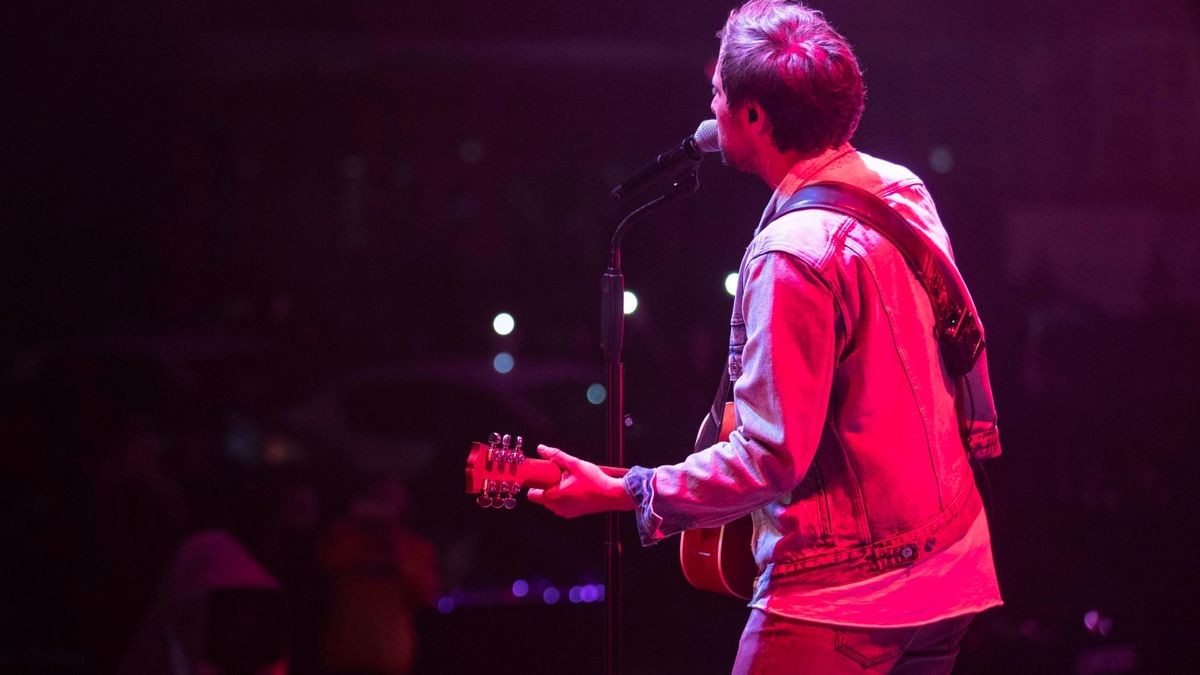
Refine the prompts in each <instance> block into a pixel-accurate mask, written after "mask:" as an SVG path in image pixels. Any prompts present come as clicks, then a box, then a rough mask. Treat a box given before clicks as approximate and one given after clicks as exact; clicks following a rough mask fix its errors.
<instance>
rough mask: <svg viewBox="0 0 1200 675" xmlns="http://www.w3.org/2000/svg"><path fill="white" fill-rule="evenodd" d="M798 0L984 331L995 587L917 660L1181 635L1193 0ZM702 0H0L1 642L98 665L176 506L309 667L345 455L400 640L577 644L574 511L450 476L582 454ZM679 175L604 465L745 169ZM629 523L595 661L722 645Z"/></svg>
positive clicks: (159, 550)
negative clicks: (385, 486)
mask: <svg viewBox="0 0 1200 675" xmlns="http://www.w3.org/2000/svg"><path fill="white" fill-rule="evenodd" d="M815 4H816V6H817V7H819V8H820V9H822V10H824V11H825V12H826V15H827V17H828V18H829V19H830V20H831V21H832V22H833V23H834V25H835V26H837V27H838V28H839V29H840V30H841V31H842V32H843V33H844V34H845V35H846V36H847V37H848V38H849V40H850V41H851V43H852V44H853V45H855V48H856V51H857V53H858V55H859V58H860V60H861V61H862V64H863V67H864V70H865V73H866V78H867V87H868V102H867V111H866V114H865V117H864V119H863V122H862V126H861V127H860V130H859V132H858V134H857V136H856V138H855V141H854V142H855V145H856V146H857V147H858V148H859V149H861V150H863V151H865V152H868V153H870V154H873V155H876V156H879V157H883V158H886V159H889V160H892V161H895V162H898V163H901V164H904V165H906V166H908V167H910V168H912V169H913V170H914V171H916V172H917V173H918V174H920V175H922V176H923V177H924V178H925V179H926V182H927V184H928V185H929V187H930V189H931V191H932V193H933V195H934V197H935V199H936V200H937V203H938V206H939V209H940V211H941V215H942V217H943V220H944V221H945V223H946V226H947V229H948V230H949V231H950V233H951V237H952V239H953V242H954V246H955V250H956V253H957V256H958V259H959V262H960V264H961V267H962V268H963V270H964V273H965V276H966V279H967V281H968V282H969V283H970V284H971V286H972V289H973V291H974V294H975V297H976V300H977V302H978V304H979V306H980V308H981V312H982V313H983V316H984V318H985V320H986V322H987V325H988V328H989V338H990V348H989V354H990V359H991V364H992V371H993V377H994V384H995V389H996V397H997V401H998V407H999V410H1000V415H1001V427H1002V429H1003V432H1004V443H1005V452H1006V454H1005V457H1004V458H1003V459H1001V460H999V461H998V462H995V463H993V464H992V466H991V468H989V473H990V476H991V478H990V482H991V492H992V503H991V509H990V512H991V523H992V529H993V535H994V544H995V555H996V564H997V570H998V572H999V575H1000V580H1001V586H1002V588H1003V591H1004V595H1005V599H1006V605H1005V606H1004V607H1003V608H1000V609H997V610H993V611H991V612H989V613H987V614H986V615H984V616H983V617H981V618H980V619H979V620H978V621H977V622H976V624H975V626H974V627H973V629H972V632H971V633H970V634H969V636H968V639H967V641H966V642H965V644H964V648H963V653H962V656H961V658H960V666H959V672H964V673H968V672H969V673H1010V672H1064V673H1066V672H1073V673H1118V672H1178V671H1179V670H1180V669H1183V668H1186V665H1188V664H1190V663H1191V661H1192V659H1190V658H1188V657H1187V655H1186V652H1185V648H1186V647H1187V646H1189V643H1188V641H1189V640H1191V639H1194V638H1193V637H1192V636H1193V635H1194V634H1195V629H1196V628H1197V627H1198V625H1200V621H1198V620H1197V605H1196V602H1197V600H1198V598H1197V595H1198V593H1197V589H1198V587H1200V584H1198V583H1197V582H1196V580H1195V570H1196V562H1195V561H1196V559H1197V553H1198V551H1197V545H1196V541H1197V539H1196V537H1195V529H1196V528H1195V524H1194V516H1193V513H1194V511H1195V508H1196V506H1197V499H1196V497H1195V489H1194V485H1195V482H1196V478H1197V477H1198V473H1200V472H1198V471H1197V469H1198V466H1197V465H1198V453H1200V432H1198V431H1197V428H1196V424H1195V422H1196V418H1197V415H1196V412H1195V409H1196V404H1197V402H1198V401H1200V396H1198V395H1197V393H1196V382H1197V381H1198V380H1197V377H1198V375H1200V373H1198V372H1197V370H1198V365H1197V364H1198V359H1197V358H1196V357H1195V355H1194V354H1193V350H1194V348H1195V347H1194V345H1195V343H1196V339H1197V338H1198V337H1200V313H1198V307H1200V292H1198V288H1200V238H1198V237H1197V230H1198V226H1200V194H1198V187H1200V47H1198V45H1200V39H1198V38H1200V10H1198V9H1197V8H1196V6H1195V5H1193V4H1192V3H1188V2H1184V1H1183V0H1166V1H1163V2H1157V3H1092V2H1081V1H1074V0H1056V1H1054V2H1032V1H1029V0H1015V1H1011V0H1010V1H1007V2H999V1H994V0H987V1H981V2H971V3H927V2H920V3H891V2H880V1H871V2H857V3H840V2H820V3H815ZM731 6H732V3H731V2H728V1H722V2H708V1H705V2H648V1H642V2H635V1H632V0H626V1H614V2H605V3H584V2H578V1H575V0H570V1H559V2H543V1H541V0H538V1H534V2H525V3H517V4H515V5H510V4H502V3H499V4H496V3H472V2H466V1H464V0H448V1H446V2H440V3H420V4H418V3H396V2H385V1H382V0H353V1H348V2H318V1H316V0H299V1H293V2H277V1H268V2H250V3H247V2H233V1H229V0H219V1H216V2H205V3H187V2H178V1H175V0H134V1H130V2H114V3H91V4H75V3H42V4H38V5H36V6H33V7H26V8H24V9H23V10H22V12H23V14H22V15H21V16H19V17H17V20H16V21H14V22H13V23H12V24H11V25H10V31H11V32H12V33H13V35H12V36H11V37H10V39H8V40H6V43H7V45H8V46H9V47H10V49H11V50H12V51H11V52H10V57H9V58H8V59H6V61H7V63H6V66H7V69H8V70H9V71H10V77H9V78H8V79H9V82H10V84H9V86H8V87H6V89H7V90H8V96H7V97H6V98H7V100H8V105H7V106H6V108H8V112H9V115H8V117H9V121H8V123H7V124H6V127H7V133H5V134H4V135H3V141H2V142H3V144H4V145H3V147H4V157H5V159H6V162H5V163H4V164H5V173H6V174H7V175H6V177H5V179H4V183H3V185H4V187H3V197H2V200H0V204H2V208H3V211H2V213H3V219H4V220H3V223H2V227H0V251H2V252H3V253H2V255H3V258H2V259H0V263H2V265H0V279H2V282H3V283H2V284H0V289H2V290H0V316H3V317H4V322H3V328H4V330H2V331H0V356H3V360H2V362H0V363H2V365H3V367H4V368H5V370H4V371H3V376H4V379H3V390H2V393H0V396H2V397H3V398H2V399H0V400H2V401H3V408H2V409H0V432H2V433H3V437H2V438H0V447H2V448H3V450H2V453H3V469H4V470H3V476H4V478H3V481H4V482H3V484H0V490H2V492H0V504H2V505H3V508H2V509H0V510H2V511H3V515H2V516H0V527H3V530H2V531H0V536H3V541H4V549H5V553H4V555H3V556H0V557H2V558H3V560H4V562H3V565H4V567H5V568H6V569H5V570H4V573H3V577H2V578H3V588H4V591H5V592H4V595H3V597H4V606H3V610H2V611H0V630H2V632H0V635H2V636H3V637H0V669H2V670H4V671H5V672H63V673H96V672H110V671H112V670H113V669H114V668H115V667H116V664H117V663H118V661H119V660H120V658H121V655H122V654H124V653H125V651H126V649H127V646H128V641H129V639H130V636H131V635H132V634H133V632H134V630H135V628H136V626H137V625H138V622H139V621H140V620H141V617H142V616H143V614H144V612H145V611H146V607H147V603H148V602H150V598H152V597H153V595H154V593H155V587H156V584H157V583H158V582H157V579H158V578H159V576H160V575H161V574H162V571H163V569H164V566H165V565H166V563H167V560H168V559H169V557H170V552H171V551H172V549H173V548H174V547H175V546H176V545H177V544H178V543H179V542H180V541H182V540H183V539H184V537H186V536H187V535H188V534H189V533H191V532H195V531H198V530H201V529H207V528H219V529H223V530H226V531H229V532H231V533H233V534H234V535H235V536H236V537H237V538H238V540H239V541H241V542H242V543H243V545H244V546H246V548H247V549H248V550H249V551H251V552H252V553H253V554H254V555H255V556H256V557H257V558H258V559H259V560H261V561H262V562H263V564H264V565H265V566H266V567H267V568H268V569H269V570H270V571H271V572H272V573H273V574H274V575H275V576H276V577H277V578H279V579H280V580H281V581H282V582H283V585H284V590H285V595H286V597H287V598H288V602H289V604H288V607H289V610H288V612H287V614H288V616H287V619H286V621H287V622H288V625H289V634H290V635H291V636H292V637H291V650H292V654H293V666H292V669H293V671H295V672H319V671H320V666H319V665H318V663H319V656H318V654H317V652H318V650H317V648H316V647H315V646H314V645H316V644H318V643H319V641H320V638H319V636H320V635H321V632H322V631H323V630H325V629H326V628H327V623H328V616H327V613H326V611H325V608H326V603H327V593H328V591H329V589H330V584H331V581H330V578H329V576H328V574H327V573H326V572H323V571H322V570H321V569H320V567H319V565H317V563H315V562H314V559H315V558H316V557H317V555H316V551H317V550H319V547H320V541H321V540H322V537H323V536H324V534H325V533H326V532H327V531H328V528H329V527H330V524H331V523H332V522H334V521H335V520H336V519H337V518H338V517H339V516H341V515H342V514H344V513H346V511H347V510H348V509H349V508H350V507H351V505H352V504H353V503H354V500H355V498H356V497H357V496H361V495H362V494H363V493H364V491H369V488H370V486H371V485H373V484H375V483H377V482H378V481H379V480H380V479H381V478H383V479H390V480H392V481H393V482H394V484H398V485H404V486H405V487H406V489H407V494H408V498H407V499H408V509H407V512H406V517H407V518H408V521H409V522H410V523H411V527H412V528H413V529H414V530H415V531H417V532H420V533H422V534H423V535H424V536H426V537H428V539H429V540H430V541H432V542H433V544H434V545H435V546H436V547H437V550H438V556H439V563H438V573H439V577H440V584H439V589H440V590H439V592H438V593H437V594H436V597H435V600H436V599H441V600H442V601H443V602H442V603H441V610H442V611H438V610H436V609H433V608H426V609H422V610H419V611H418V620H417V627H418V639H419V643H420V645H419V657H418V661H417V671H418V672H422V673H442V672H447V673H448V672H479V671H484V670H487V671H489V672H499V673H509V672H542V671H544V672H582V673H589V672H599V663H600V653H601V647H602V643H601V635H602V612H601V609H600V607H601V605H600V604H598V603H578V604H576V603H571V602H569V601H567V600H566V599H564V600H561V601H560V602H558V603H556V604H554V605H545V604H542V603H541V602H536V601H534V600H537V597H536V596H537V594H538V593H537V591H540V590H541V589H542V588H543V587H549V586H551V585H553V586H555V587H561V588H562V589H563V594H564V596H565V595H566V590H567V588H568V587H570V586H572V585H580V584H583V585H586V584H594V583H597V582H599V581H600V580H601V578H602V569H603V568H602V550H601V545H600V540H601V524H602V520H601V519H599V518H587V519H582V520H579V521H573V522H562V521H558V520H556V519H553V518H551V517H550V516H548V515H547V514H545V513H542V512H540V510H537V509H534V508H531V507H528V506H527V505H522V506H520V507H519V508H518V510H517V512H516V513H504V514H500V513H494V512H491V511H482V510H479V509H478V508H477V507H475V506H474V504H473V503H472V500H471V498H470V497H467V496H464V495H462V494H461V488H462V486H461V481H462V479H461V475H462V474H460V473H459V471H461V469H462V459H463V457H464V456H465V453H466V450H467V449H468V447H469V445H470V442H471V441H473V440H482V439H483V437H484V436H485V435H486V434H487V433H488V432H490V431H492V430H498V431H512V433H524V434H525V435H526V436H528V437H529V438H530V439H531V440H532V441H536V442H552V443H557V444H561V445H562V446H563V447H565V448H570V449H573V450H575V451H577V452H578V454H580V455H583V456H585V457H589V458H592V459H599V458H600V456H601V454H602V446H603V438H602V433H601V430H602V415H603V407H602V406H595V405H591V404H589V403H588V402H587V400H586V398H585V396H584V391H585V389H586V387H587V385H588V384H590V383H592V382H598V381H602V377H601V372H602V359H601V355H600V353H599V349H598V334H599V331H598V319H597V315H598V307H597V305H598V302H597V300H598V288H597V285H598V279H599V276H600V274H601V272H602V271H603V266H604V263H605V259H606V246H607V240H608V237H609V235H610V233H611V231H612V228H613V227H614V226H615V224H616V222H617V221H618V220H619V218H620V216H621V214H622V211H621V209H620V208H619V207H618V205H616V204H613V203H612V202H611V200H610V199H609V197H608V191H609V189H611V187H612V186H613V185H615V184H616V183H617V182H618V181H619V180H620V179H621V178H622V177H623V176H625V175H628V173H630V172H631V171H632V170H634V169H636V168H637V167H638V166H639V165H640V163H642V162H644V161H645V160H647V159H648V158H649V157H650V156H652V155H653V154H654V153H656V152H658V151H660V150H662V149H664V148H666V147H667V146H668V145H670V144H671V143H673V142H677V141H678V140H679V139H680V138H682V137H683V136H684V135H685V134H687V133H688V132H689V131H690V130H691V129H693V128H694V126H695V124H696V123H697V122H698V121H700V120H702V119H705V118H706V117H708V116H710V113H709V112H708V102H709V97H710V94H709V82H708V77H709V73H710V69H711V67H712V62H713V58H714V56H715V52H716V48H717V41H716V39H715V38H714V37H713V34H714V32H715V31H716V30H717V28H719V27H720V25H721V24H722V22H723V21H724V18H725V16H726V14H727V12H728V11H729V9H730V8H731ZM701 183H702V189H701V191H700V193H699V194H697V195H695V196H693V197H691V198H689V199H688V200H687V201H685V202H680V203H678V204H676V205H675V206H674V207H672V208H671V209H670V210H667V211H663V212H661V213H660V214H659V215H657V216H655V217H654V218H653V219H652V220H651V221H650V222H646V223H644V224H642V225H641V226H640V227H638V228H637V229H636V230H634V231H633V232H632V233H631V234H630V235H629V237H628V238H627V243H626V255H625V271H626V275H627V278H626V282H627V284H628V287H629V288H631V289H632V290H635V291H636V292H637V294H638V296H639V298H640V300H641V304H640V307H639V309H638V311H637V312H636V313H634V314H633V315H631V316H630V317H629V325H628V339H627V343H626V349H627V351H626V362H627V373H628V382H627V387H628V402H627V403H628V407H629V409H630V411H631V412H632V413H633V415H634V419H635V423H634V426H633V427H632V428H631V430H630V434H629V435H630V440H629V449H628V456H629V458H630V459H631V461H632V462H634V463H640V464H647V465H653V464H657V463H661V462H665V461H673V460H675V459H677V458H680V457H682V456H683V455H684V454H685V453H686V452H687V448H688V447H689V445H690V443H691V438H692V436H693V434H694V424H695V422H696V421H697V420H698V419H699V417H700V415H701V414H702V411H703V410H704V408H705V406H706V403H707V400H708V398H709V396H710V388H711V385H712V383H714V382H715V381H716V375H717V373H718V370H719V368H720V363H721V356H722V353H723V349H722V345H723V343H724V340H725V330H726V323H727V319H728V312H729V307H728V304H729V296H728V295H726V294H725V292H724V290H723V280H724V277H725V275H726V274H728V273H729V272H732V271H734V270H735V269H736V266H737V263H738V261H739V259H740V256H741V251H742V248H743V247H744V245H745V244H746V243H747V241H748V240H749V237H750V234H751V231H752V229H753V227H754V225H755V224H756V222H757V219H758V215H759V212H760V209H761V206H762V204H763V203H764V202H765V200H766V198H767V197H768V195H769V190H768V189H767V188H766V187H765V186H763V185H762V184H760V183H759V182H758V181H757V180H756V179H754V178H751V177H749V176H744V175H738V174H735V173H733V172H731V171H729V170H727V169H725V168H723V167H721V166H720V165H719V162H717V161H715V160H709V161H708V162H706V163H705V164H704V166H703V167H702V171H701ZM500 311H507V312H511V313H512V314H513V315H514V316H515V317H516V322H517V324H516V325H517V328H516V330H515V331H514V333H513V334H512V335H509V336H505V337H501V336H498V335H496V334H495V333H494V332H493V331H492V330H491V320H492V317H493V316H495V314H496V313H497V312H500ZM500 351H506V352H508V353H510V354H511V355H512V356H513V357H514V359H515V364H516V365H515V368H514V369H513V371H512V372H511V373H508V374H506V375H501V374H498V373H496V372H495V371H494V370H493V369H492V358H493V356H494V355H495V354H496V353H498V352H500ZM114 486H115V487H114ZM400 501H401V502H403V501H404V500H402V499H401V500H400ZM629 522H630V521H628V520H626V521H625V523H626V524H627V525H626V527H627V530H631V529H632V526H631V525H629V524H628V523H629ZM626 534H627V535H628V534H631V533H630V532H628V531H627V532H626ZM627 544H628V545H627V546H626V558H625V560H626V568H627V575H626V593H627V597H626V599H625V612H626V621H627V623H626V627H627V635H626V650H627V663H628V668H629V671H630V672H634V673H646V674H649V673H674V672H722V671H723V670H725V669H726V667H727V664H728V663H730V662H731V659H732V655H733V653H734V650H735V648H736V639H737V635H738V631H739V628H740V624H741V622H742V621H743V620H744V616H745V610H744V609H743V608H742V607H741V606H740V605H739V604H738V603H736V602H733V601H726V600H725V599H723V598H717V597H708V596H706V595H703V594H700V593H698V592H695V591H691V590H689V589H687V588H686V586H685V584H684V582H683V580H682V578H681V577H680V575H679V574H678V573H677V571H676V569H675V562H674V556H675V549H674V544H673V543H668V544H664V545H661V546H658V547H656V548H653V549H648V550H642V549H640V548H639V547H638V546H637V545H636V543H635V542H634V541H633V539H632V538H630V539H629V541H628V542H627ZM516 578H524V579H528V580H529V581H530V583H531V584H532V585H533V587H534V589H535V591H534V592H532V593H531V594H530V596H528V598H526V599H522V598H514V597H512V595H511V594H510V593H508V588H509V584H511V582H512V581H513V580H514V579H516ZM526 600H529V601H528V602H527V601H526ZM447 601H452V602H447ZM1089 612H1095V614H1090V615H1089ZM1085 615H1087V616H1089V619H1088V620H1087V621H1085ZM314 636H316V637H314Z"/></svg>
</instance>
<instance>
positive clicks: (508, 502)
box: [503, 495, 517, 511]
mask: <svg viewBox="0 0 1200 675" xmlns="http://www.w3.org/2000/svg"><path fill="white" fill-rule="evenodd" d="M503 505H504V508H506V509H509V510H510V511H511V510H512V509H514V508H515V507H516V506H517V499H516V498H515V497H513V496H512V495H509V496H508V497H507V498H506V499H505V500H504V502H503Z"/></svg>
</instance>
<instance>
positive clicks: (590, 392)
mask: <svg viewBox="0 0 1200 675" xmlns="http://www.w3.org/2000/svg"><path fill="white" fill-rule="evenodd" d="M606 398H608V390H607V389H605V388H604V385H602V384H600V383H599V382H595V383H593V384H591V385H588V388H587V400H588V403H591V404H592V405H600V404H601V403H604V399H606Z"/></svg>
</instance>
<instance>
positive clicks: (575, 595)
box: [567, 586, 583, 604]
mask: <svg viewBox="0 0 1200 675" xmlns="http://www.w3.org/2000/svg"><path fill="white" fill-rule="evenodd" d="M567 599H568V600H570V601H571V602H573V603H576V604H578V603H580V602H583V588H582V587H580V586H572V587H571V590H570V591H567Z"/></svg>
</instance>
